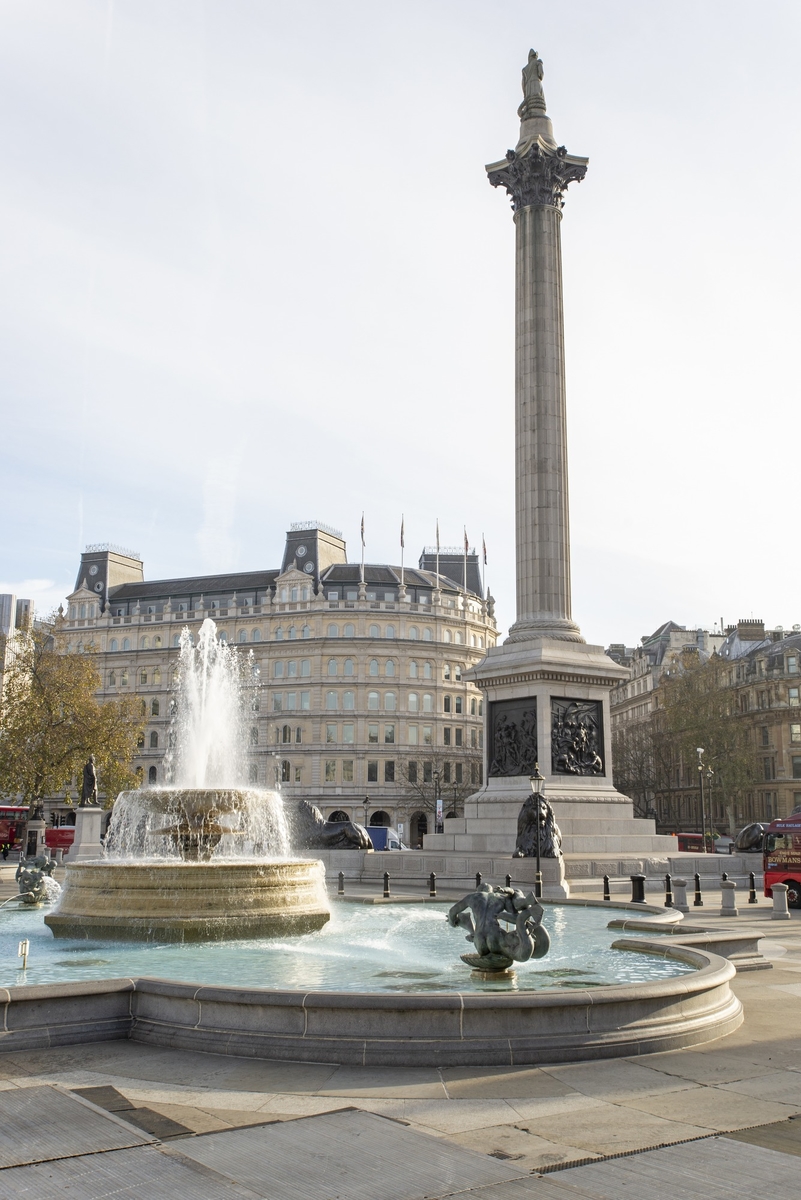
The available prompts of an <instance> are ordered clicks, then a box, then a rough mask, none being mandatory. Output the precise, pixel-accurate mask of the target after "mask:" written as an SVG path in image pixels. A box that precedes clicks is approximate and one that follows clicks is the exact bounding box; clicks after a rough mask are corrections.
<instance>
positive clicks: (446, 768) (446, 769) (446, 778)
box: [442, 762, 451, 783]
mask: <svg viewBox="0 0 801 1200" xmlns="http://www.w3.org/2000/svg"><path fill="white" fill-rule="evenodd" d="M450 781H451V764H450V763H449V762H444V763H443V764H442V782H443V783H450Z"/></svg>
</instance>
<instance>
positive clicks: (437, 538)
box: [437, 517, 439, 587]
mask: <svg viewBox="0 0 801 1200" xmlns="http://www.w3.org/2000/svg"><path fill="white" fill-rule="evenodd" d="M437 587H439V517H437Z"/></svg>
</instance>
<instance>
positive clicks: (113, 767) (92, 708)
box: [0, 624, 145, 804]
mask: <svg viewBox="0 0 801 1200" xmlns="http://www.w3.org/2000/svg"><path fill="white" fill-rule="evenodd" d="M60 643H61V638H60V635H59V634H58V632H57V628H56V626H55V624H48V625H46V626H43V627H41V626H38V625H37V626H35V627H33V628H31V629H29V630H27V631H25V632H23V633H19V634H17V635H15V636H14V638H13V641H12V642H11V643H10V644H9V646H8V647H7V654H6V670H5V674H4V677H3V691H2V697H0V790H2V791H3V792H5V793H6V794H11V795H19V796H21V798H22V800H23V801H24V802H25V803H28V804H36V803H37V802H39V801H41V800H42V799H43V798H44V797H45V796H49V795H53V794H57V793H59V792H61V791H64V790H65V789H67V788H69V787H71V786H74V781H75V780H76V779H77V780H79V781H80V779H81V775H82V770H83V766H84V763H85V762H86V760H87V758H88V756H89V755H90V754H94V756H95V767H96V770H97V779H98V792H99V793H101V794H102V795H104V797H105V802H106V804H110V803H111V802H112V801H113V799H114V797H115V796H116V795H117V793H118V792H119V791H121V790H122V789H123V788H126V787H134V786H136V783H137V777H136V775H134V774H133V772H132V770H131V761H132V759H133V756H134V754H135V752H136V745H137V740H138V738H139V735H140V734H141V732H142V730H143V728H144V723H145V722H144V719H143V718H142V715H141V711H140V710H139V707H138V706H137V704H136V702H135V700H134V699H133V698H132V697H125V698H122V699H119V700H109V701H106V702H104V703H101V702H100V701H99V700H98V699H97V696H96V693H97V692H98V690H99V689H100V686H101V679H100V675H99V674H98V671H97V669H96V668H95V666H94V663H93V662H92V659H91V658H90V657H89V655H87V654H83V653H73V652H69V653H65V652H64V648H63V646H62V645H61V644H60ZM79 786H80V783H79Z"/></svg>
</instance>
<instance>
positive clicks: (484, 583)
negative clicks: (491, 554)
mask: <svg viewBox="0 0 801 1200" xmlns="http://www.w3.org/2000/svg"><path fill="white" fill-rule="evenodd" d="M486 598H487V543H486V541H485V540H484V534H483V533H482V535H481V599H482V600H486Z"/></svg>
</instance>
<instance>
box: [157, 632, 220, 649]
mask: <svg viewBox="0 0 801 1200" xmlns="http://www.w3.org/2000/svg"><path fill="white" fill-rule="evenodd" d="M225 636H226V637H228V634H226V635H225ZM153 645H154V646H155V647H156V649H157V650H160V649H161V634H160V633H157V634H156V636H155V637H154V638H153Z"/></svg>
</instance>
